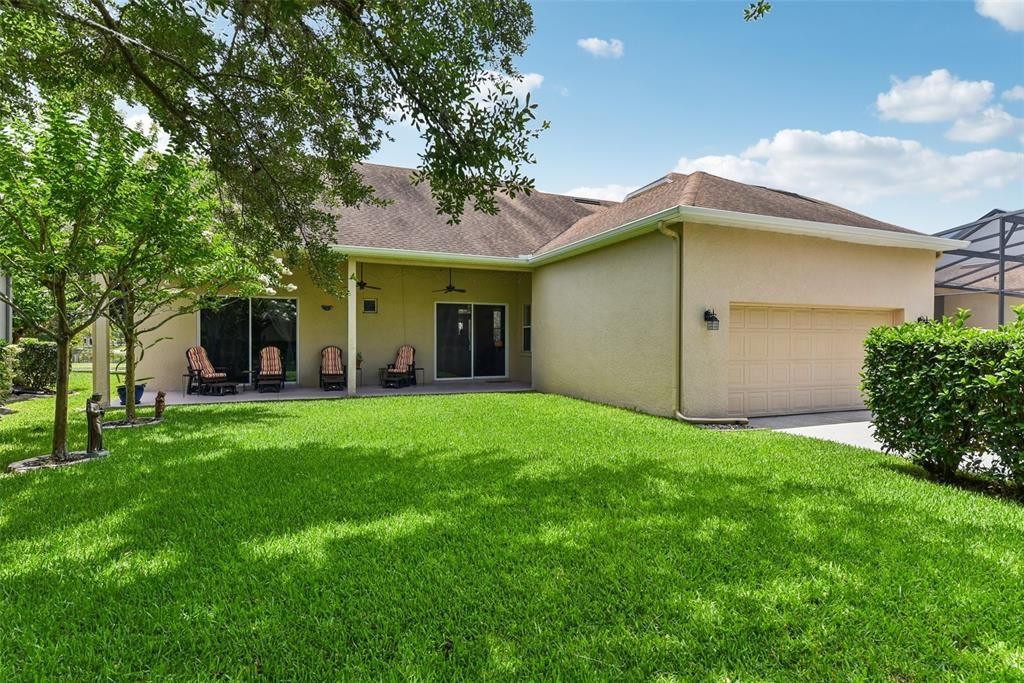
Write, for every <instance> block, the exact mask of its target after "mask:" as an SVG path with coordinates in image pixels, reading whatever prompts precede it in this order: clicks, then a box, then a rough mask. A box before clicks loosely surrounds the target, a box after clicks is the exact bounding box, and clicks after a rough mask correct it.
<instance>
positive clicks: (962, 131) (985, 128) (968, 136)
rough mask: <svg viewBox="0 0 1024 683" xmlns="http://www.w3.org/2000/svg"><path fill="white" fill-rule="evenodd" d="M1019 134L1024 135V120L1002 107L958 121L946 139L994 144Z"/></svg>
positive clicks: (991, 108) (989, 109) (948, 132)
mask: <svg viewBox="0 0 1024 683" xmlns="http://www.w3.org/2000/svg"><path fill="white" fill-rule="evenodd" d="M1017 133H1022V134H1024V119H1019V118H1017V117H1016V116H1012V115H1010V114H1009V113H1007V112H1006V110H1004V109H1003V108H1002V107H989V108H988V109H986V110H985V111H983V112H981V113H980V114H977V115H975V116H971V117H968V118H963V119H958V120H957V122H956V123H954V124H953V127H952V128H950V129H949V130H948V131H947V132H946V137H947V138H949V139H950V140H958V141H960V142H992V141H993V140H998V139H999V138H1003V137H1007V136H1009V135H1015V134H1017Z"/></svg>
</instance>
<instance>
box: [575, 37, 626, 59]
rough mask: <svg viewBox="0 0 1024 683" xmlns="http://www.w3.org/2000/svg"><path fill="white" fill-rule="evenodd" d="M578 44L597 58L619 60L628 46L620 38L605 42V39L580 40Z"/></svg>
mask: <svg viewBox="0 0 1024 683" xmlns="http://www.w3.org/2000/svg"><path fill="white" fill-rule="evenodd" d="M576 44H577V45H579V46H580V47H581V48H583V49H584V50H586V51H587V52H589V53H590V54H592V55H594V56H595V57H610V58H612V59H618V58H619V57H621V56H622V55H623V54H624V52H625V49H626V44H625V43H623V42H622V41H621V40H619V39H618V38H612V39H611V40H605V39H604V38H580V39H579V40H577V41H576Z"/></svg>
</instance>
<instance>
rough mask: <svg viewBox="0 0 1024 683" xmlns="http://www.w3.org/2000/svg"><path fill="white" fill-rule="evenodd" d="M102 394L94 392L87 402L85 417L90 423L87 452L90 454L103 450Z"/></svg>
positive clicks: (103, 411)
mask: <svg viewBox="0 0 1024 683" xmlns="http://www.w3.org/2000/svg"><path fill="white" fill-rule="evenodd" d="M101 398H102V397H101V395H100V394H93V395H92V396H91V397H89V399H88V400H87V401H86V402H85V419H86V422H87V423H88V425H89V442H88V446H87V447H86V449H85V450H86V452H88V453H89V454H90V455H95V454H97V453H102V452H103V414H104V413H105V412H106V411H105V410H103V406H102V405H100V399H101Z"/></svg>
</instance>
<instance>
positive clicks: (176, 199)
mask: <svg viewBox="0 0 1024 683" xmlns="http://www.w3.org/2000/svg"><path fill="white" fill-rule="evenodd" d="M150 146H151V140H149V139H147V138H146V137H145V136H144V135H143V134H142V133H140V132H138V131H135V130H131V129H129V128H127V127H125V125H124V123H123V121H122V119H121V117H120V115H119V114H118V113H117V112H116V111H115V110H114V108H113V107H112V106H110V105H107V106H103V105H101V104H99V103H97V104H95V105H94V106H92V107H90V108H89V109H87V110H82V111H76V110H74V109H73V108H72V107H70V106H69V103H68V102H67V101H65V100H64V99H61V98H56V99H49V100H44V101H43V102H42V103H41V104H39V105H38V106H37V107H36V108H35V109H33V110H31V111H30V112H29V113H26V114H23V115H20V116H14V117H10V118H8V119H7V120H5V121H2V122H0V270H3V271H6V272H8V273H10V274H11V275H12V276H13V277H14V279H15V280H16V281H18V282H19V283H22V285H23V288H24V289H26V290H27V291H35V292H39V291H45V292H46V298H47V299H48V301H47V302H46V306H44V307H42V310H47V311H49V312H50V313H49V314H48V317H47V319H40V318H39V316H38V315H37V314H36V313H34V312H31V311H26V310H24V309H22V308H21V307H20V303H19V299H18V297H17V294H15V296H14V297H7V296H5V295H0V300H3V301H4V302H5V303H7V304H9V305H10V306H12V308H13V309H14V310H15V311H18V312H19V313H20V314H21V315H26V316H29V315H31V316H33V325H34V326H35V327H36V328H37V329H38V330H40V331H41V332H42V333H43V334H44V335H45V336H47V337H48V338H50V339H52V340H53V341H55V342H56V343H57V350H58V352H57V386H56V397H55V398H56V407H55V409H54V426H53V443H52V455H53V457H54V458H55V459H58V460H59V459H65V458H67V456H68V446H67V419H68V401H67V399H68V379H69V378H68V374H69V371H70V350H71V344H72V340H73V339H74V337H75V336H76V335H77V334H79V333H81V332H82V331H84V330H85V329H87V328H88V327H89V326H90V325H92V324H93V323H94V322H95V321H96V320H97V319H98V318H99V317H100V316H101V315H103V314H104V313H105V312H106V311H107V310H108V308H109V306H110V304H111V302H112V301H117V302H120V303H119V304H118V306H120V307H121V308H122V310H123V309H124V308H125V305H124V303H123V302H124V300H125V298H126V297H128V296H137V297H138V301H133V302H132V303H131V304H130V305H131V306H132V307H134V308H135V309H136V310H138V311H142V310H144V308H143V306H144V301H148V299H147V296H148V293H146V292H145V291H144V287H145V286H147V285H148V280H147V279H146V278H149V277H155V276H150V275H148V273H150V272H151V271H150V270H149V268H151V267H153V268H157V267H159V268H164V269H169V273H170V274H174V272H175V271H174V268H175V267H176V264H177V265H181V264H182V263H184V262H186V261H188V259H190V258H193V256H191V255H190V254H191V251H190V250H193V249H197V250H208V251H206V253H207V254H208V255H209V254H213V255H217V256H221V257H223V259H224V260H223V261H222V262H221V263H219V264H218V265H217V266H216V267H217V268H218V269H221V270H219V272H222V273H231V272H235V274H236V277H237V278H238V279H240V280H245V278H244V277H242V276H241V275H239V273H249V272H252V271H253V269H256V268H258V264H259V263H261V262H262V263H266V262H267V260H268V259H269V258H270V257H269V256H263V257H261V256H260V254H268V253H269V252H266V251H261V250H259V249H258V248H251V249H249V250H248V251H246V252H245V253H244V254H243V253H242V252H241V251H240V250H239V248H238V246H237V244H238V243H237V242H235V241H232V242H231V243H227V242H226V240H224V239H223V238H222V237H219V236H218V235H216V233H213V234H212V235H211V236H210V239H211V242H210V243H209V244H208V245H207V246H202V245H199V244H198V243H196V241H195V240H194V239H193V240H191V241H189V242H187V243H184V244H180V245H176V246H172V245H171V244H170V242H169V241H168V237H169V236H168V234H165V233H164V231H168V232H169V233H170V238H174V237H178V238H184V237H185V236H187V235H188V234H189V231H194V230H196V229H199V227H200V226H201V225H203V224H205V223H206V217H205V215H206V213H207V212H208V211H209V210H210V209H209V206H208V205H209V204H210V202H211V200H210V194H209V190H210V188H209V187H208V186H205V187H204V186H203V185H202V184H196V185H191V184H190V183H191V182H192V181H193V179H194V176H197V175H198V173H199V172H198V171H196V170H195V168H194V167H193V166H191V164H190V162H188V161H187V160H184V159H182V158H179V157H177V156H173V155H170V156H158V157H153V156H152V155H151V154H149V153H147V152H148V150H149V149H150ZM197 183H199V181H197ZM204 202H205V203H204ZM215 204H216V206H217V207H218V211H219V212H221V215H223V210H224V209H225V208H228V209H230V207H231V205H230V204H229V203H222V202H220V201H219V200H217V201H216V202H215ZM176 219H180V220H182V221H184V225H180V226H172V225H171V223H172V221H174V220H176ZM225 220H226V222H228V223H231V222H237V220H238V218H237V216H234V215H232V214H231V213H229V214H228V215H226V216H225ZM204 229H205V226H204ZM159 249H163V250H165V251H167V252H169V253H166V254H164V255H163V256H161V257H160V258H161V259H162V260H160V261H159V262H158V263H151V260H152V259H153V258H154V257H155V254H156V251H157V250H159ZM261 259H262V260H261ZM200 272H202V271H201V269H200V268H197V269H196V270H194V271H193V272H192V274H198V273H200ZM178 274H179V275H185V274H187V273H186V272H185V271H184V270H182V271H179V273H178ZM268 281H269V280H268ZM189 284H190V283H189ZM126 329H127V328H126Z"/></svg>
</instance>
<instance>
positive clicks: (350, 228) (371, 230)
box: [333, 164, 605, 257]
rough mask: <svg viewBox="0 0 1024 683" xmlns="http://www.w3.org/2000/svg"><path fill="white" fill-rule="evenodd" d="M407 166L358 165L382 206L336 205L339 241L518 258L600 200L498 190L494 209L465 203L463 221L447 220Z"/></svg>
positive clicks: (600, 206) (601, 205)
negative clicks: (452, 222) (509, 194)
mask: <svg viewBox="0 0 1024 683" xmlns="http://www.w3.org/2000/svg"><path fill="white" fill-rule="evenodd" d="M412 172H413V171H412V169H408V168H397V167H394V166H380V165H378V164H363V167H362V174H363V179H364V180H365V182H366V183H367V184H368V185H369V186H370V187H372V188H373V189H374V191H375V192H376V195H377V196H378V197H379V198H381V199H385V200H388V201H389V203H388V204H387V205H386V206H374V205H365V206H361V207H358V208H343V209H340V210H335V211H334V212H333V213H334V214H335V215H337V217H338V218H337V223H336V225H337V227H336V229H335V234H336V236H337V242H338V244H342V245H345V246H356V247H376V248H381V249H404V250H409V251H426V252H445V253H450V254H474V255H480V256H505V257H518V256H522V255H524V254H532V253H534V252H535V251H537V249H538V248H540V247H541V246H542V245H544V244H545V243H547V242H548V241H550V240H551V239H552V238H553V237H555V236H556V235H558V234H559V233H561V232H563V231H564V230H565V229H566V228H567V227H569V226H570V225H572V224H573V223H575V222H576V221H578V220H579V219H580V218H583V217H584V216H589V215H590V214H592V213H594V212H595V211H599V210H601V209H603V208H604V204H605V203H604V202H598V201H595V200H592V199H576V198H573V197H567V196H564V195H557V194H549V193H547V192H532V193H530V194H529V195H518V196H516V198H515V199H509V198H508V197H507V196H505V195H502V194H499V195H497V196H496V197H495V199H496V201H497V202H498V213H497V214H495V215H493V216H492V215H489V214H485V213H482V212H480V211H474V210H473V209H472V208H469V207H467V211H466V212H465V213H464V214H463V216H462V220H461V221H460V222H459V223H457V224H455V225H449V224H448V216H445V215H443V214H439V213H438V212H437V205H436V204H435V203H434V200H433V197H431V194H430V186H429V185H428V184H427V183H421V184H419V185H413V184H412V182H411V180H410V176H411V174H412Z"/></svg>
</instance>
